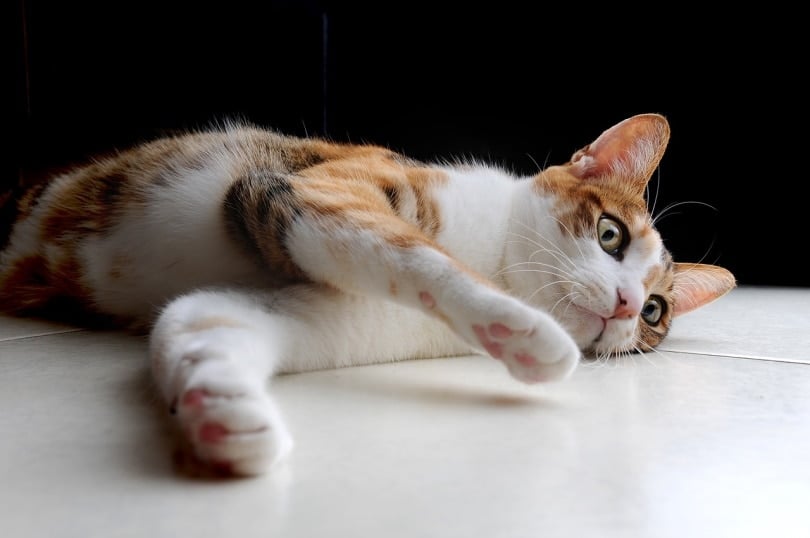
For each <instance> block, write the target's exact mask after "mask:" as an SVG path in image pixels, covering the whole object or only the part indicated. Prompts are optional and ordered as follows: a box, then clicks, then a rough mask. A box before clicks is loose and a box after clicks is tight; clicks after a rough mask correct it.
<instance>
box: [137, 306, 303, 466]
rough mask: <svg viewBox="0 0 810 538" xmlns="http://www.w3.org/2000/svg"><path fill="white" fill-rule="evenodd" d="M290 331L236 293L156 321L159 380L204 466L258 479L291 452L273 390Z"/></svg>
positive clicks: (154, 361) (154, 355)
mask: <svg viewBox="0 0 810 538" xmlns="http://www.w3.org/2000/svg"><path fill="white" fill-rule="evenodd" d="M284 330H285V329H284V327H282V326H281V324H280V322H279V319H278V317H274V316H272V315H270V314H269V313H268V312H267V311H266V310H265V309H264V308H263V306H262V305H261V304H260V303H258V302H257V301H256V298H254V297H250V296H248V295H244V294H241V293H239V292H236V291H213V290H211V291H198V292H194V293H191V294H189V295H185V296H182V297H180V298H178V299H175V300H174V301H173V302H171V303H169V305H168V306H167V307H166V308H165V309H164V310H163V312H162V313H161V315H160V317H159V318H158V319H157V321H156V323H155V325H154V328H153V330H152V333H151V336H150V355H151V366H152V373H153V377H154V380H155V382H156V384H157V385H158V388H159V390H160V392H161V394H162V396H163V398H164V399H165V401H166V404H167V405H168V406H169V407H170V409H171V412H172V413H173V414H174V415H176V418H177V421H178V422H179V426H180V428H181V430H182V433H183V435H184V437H185V439H186V440H187V441H188V443H189V444H190V445H191V447H193V450H194V452H195V453H196V456H197V457H198V458H199V459H200V460H201V461H203V462H205V463H207V464H214V465H216V466H218V467H221V468H224V469H225V470H227V471H228V472H232V473H235V474H241V475H251V474H258V473H261V472H263V471H265V470H266V469H267V468H268V467H269V466H270V465H272V464H273V463H274V462H275V461H277V460H278V459H279V458H281V457H282V456H283V455H284V454H285V453H286V452H287V451H288V450H289V449H290V447H291V445H292V438H291V436H290V434H289V433H288V431H287V427H286V425H285V423H284V420H283V419H282V416H281V414H280V413H279V411H278V408H277V407H276V404H275V403H274V401H273V399H272V398H271V396H270V393H269V392H268V387H267V381H268V379H269V378H270V376H271V375H272V373H273V372H274V371H275V369H276V368H277V365H278V361H279V357H280V356H281V354H282V353H283V352H284V350H283V346H284V342H285V338H284V336H285V335H284Z"/></svg>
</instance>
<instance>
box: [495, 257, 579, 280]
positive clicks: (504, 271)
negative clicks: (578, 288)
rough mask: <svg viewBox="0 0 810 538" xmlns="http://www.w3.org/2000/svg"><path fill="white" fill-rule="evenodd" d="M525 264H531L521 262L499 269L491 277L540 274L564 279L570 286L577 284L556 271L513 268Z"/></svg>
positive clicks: (567, 276)
mask: <svg viewBox="0 0 810 538" xmlns="http://www.w3.org/2000/svg"><path fill="white" fill-rule="evenodd" d="M527 263H531V262H521V263H520V264H514V265H512V266H511V268H510V269H506V268H504V269H501V270H500V271H498V272H497V273H495V274H494V275H493V278H497V277H499V276H504V275H510V274H514V273H540V274H546V275H552V276H556V277H559V278H563V279H566V280H563V282H570V283H572V284H577V283H576V282H574V281H572V280H568V279H569V278H570V277H569V275H567V274H565V273H558V272H556V271H545V270H542V269H532V268H527V269H516V268H515V267H516V266H517V265H524V264H527ZM542 265H546V264H542ZM549 267H551V268H552V269H556V268H555V267H554V266H549Z"/></svg>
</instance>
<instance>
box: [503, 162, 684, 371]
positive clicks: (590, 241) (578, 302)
mask: <svg viewBox="0 0 810 538" xmlns="http://www.w3.org/2000/svg"><path fill="white" fill-rule="evenodd" d="M533 190H534V191H535V193H536V194H537V196H533V197H531V198H530V199H527V200H526V201H525V202H526V205H528V206H529V209H528V210H527V211H524V212H523V218H522V219H521V223H520V224H519V225H513V228H512V230H513V234H512V237H511V238H510V245H511V247H510V248H509V249H508V251H509V253H510V254H509V260H508V264H512V265H513V266H514V267H513V269H516V271H509V270H507V271H506V274H507V276H508V277H509V282H510V284H511V286H512V287H513V289H515V290H516V291H517V292H518V293H519V295H520V296H522V297H526V298H528V300H529V302H531V303H533V304H536V305H538V306H541V307H543V308H544V309H545V310H547V311H549V312H550V313H551V314H552V315H553V316H554V317H555V318H556V319H557V320H558V321H559V322H560V323H561V324H562V325H563V326H564V327H565V328H566V329H567V330H568V332H569V333H570V334H571V335H572V336H573V337H574V340H576V342H577V344H578V345H579V346H580V348H582V349H583V350H584V351H586V352H588V353H591V354H594V355H596V356H602V355H605V354H612V353H616V352H620V351H625V350H630V351H632V350H636V349H638V350H642V351H644V350H648V349H649V348H650V347H653V346H656V345H657V344H658V343H659V342H660V341H661V340H662V339H663V337H664V336H665V335H666V333H667V331H668V330H669V326H670V323H671V319H672V312H673V308H672V301H673V292H672V283H673V278H674V264H673V263H672V259H671V256H670V255H669V253H668V252H667V251H666V249H665V248H664V245H663V243H662V241H661V237H660V236H659V234H658V232H657V231H656V230H655V229H654V228H653V227H652V225H651V221H650V218H649V215H648V213H647V211H646V207H645V206H644V205H643V202H644V201H643V200H640V201H639V200H630V199H622V198H623V197H622V196H621V194H622V193H618V192H615V191H612V190H610V189H607V188H605V187H604V186H600V187H597V186H595V185H592V184H589V183H584V182H582V181H579V180H577V179H576V178H573V177H571V176H570V174H568V173H567V171H566V170H565V168H564V167H553V168H550V169H548V170H546V172H545V173H544V174H543V175H542V176H539V177H538V178H536V180H535V184H534V185H533Z"/></svg>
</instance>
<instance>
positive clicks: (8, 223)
mask: <svg viewBox="0 0 810 538" xmlns="http://www.w3.org/2000/svg"><path fill="white" fill-rule="evenodd" d="M46 184H47V181H46V180H45V178H43V177H37V178H36V179H33V178H31V179H27V180H24V179H19V180H17V181H16V182H15V183H12V184H10V185H8V184H7V185H0V251H2V250H3V249H4V248H6V245H7V244H8V242H9V240H10V239H11V232H12V230H13V228H14V223H15V222H17V220H18V219H19V218H20V213H21V212H25V210H30V209H31V208H32V207H33V206H34V205H36V202H37V200H38V199H39V195H40V194H42V191H43V190H44V188H45V186H46Z"/></svg>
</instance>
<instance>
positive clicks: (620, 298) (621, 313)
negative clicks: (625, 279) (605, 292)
mask: <svg viewBox="0 0 810 538" xmlns="http://www.w3.org/2000/svg"><path fill="white" fill-rule="evenodd" d="M616 295H617V300H616V309H615V310H614V311H613V318H617V319H633V318H634V317H636V316H638V313H639V312H641V300H640V299H638V298H636V297H635V295H634V294H633V293H632V292H631V291H629V290H624V289H619V290H617V293H616Z"/></svg>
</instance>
